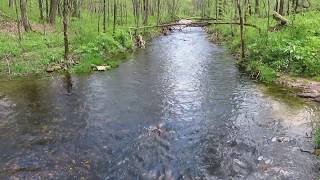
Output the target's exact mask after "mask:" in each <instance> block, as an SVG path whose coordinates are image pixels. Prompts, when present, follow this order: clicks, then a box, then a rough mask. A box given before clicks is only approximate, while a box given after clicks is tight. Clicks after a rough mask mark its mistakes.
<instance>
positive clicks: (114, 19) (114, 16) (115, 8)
mask: <svg viewBox="0 0 320 180" xmlns="http://www.w3.org/2000/svg"><path fill="white" fill-rule="evenodd" d="M116 24H117V0H113V30H112V32H113V34H114V33H115V32H116Z"/></svg>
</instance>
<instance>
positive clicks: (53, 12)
mask: <svg viewBox="0 0 320 180" xmlns="http://www.w3.org/2000/svg"><path fill="white" fill-rule="evenodd" d="M64 2H65V1H64ZM58 3H59V0H51V1H50V12H49V19H48V22H49V23H50V24H55V23H56V16H57V13H58Z"/></svg>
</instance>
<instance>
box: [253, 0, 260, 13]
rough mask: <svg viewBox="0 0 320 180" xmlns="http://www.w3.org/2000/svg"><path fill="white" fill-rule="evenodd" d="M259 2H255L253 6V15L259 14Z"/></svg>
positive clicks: (257, 0)
mask: <svg viewBox="0 0 320 180" xmlns="http://www.w3.org/2000/svg"><path fill="white" fill-rule="evenodd" d="M259 6H260V1H259V0H256V4H255V9H254V11H255V13H256V14H258V15H259V14H260V7H259Z"/></svg>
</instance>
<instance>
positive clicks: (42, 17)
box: [38, 0, 44, 20]
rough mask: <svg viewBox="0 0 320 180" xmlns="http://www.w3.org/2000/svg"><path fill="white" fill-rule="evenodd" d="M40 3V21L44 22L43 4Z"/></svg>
mask: <svg viewBox="0 0 320 180" xmlns="http://www.w3.org/2000/svg"><path fill="white" fill-rule="evenodd" d="M38 3H39V12H40V19H41V20H43V19H44V15H43V2H42V0H38Z"/></svg>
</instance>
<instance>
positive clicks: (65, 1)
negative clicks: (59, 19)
mask: <svg viewBox="0 0 320 180" xmlns="http://www.w3.org/2000/svg"><path fill="white" fill-rule="evenodd" d="M68 1H69V0H63V35H64V38H63V39H64V59H65V60H66V61H68V59H69V38H68V24H69V22H68V12H69V9H68V7H69V5H68V3H69V2H68Z"/></svg>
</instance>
